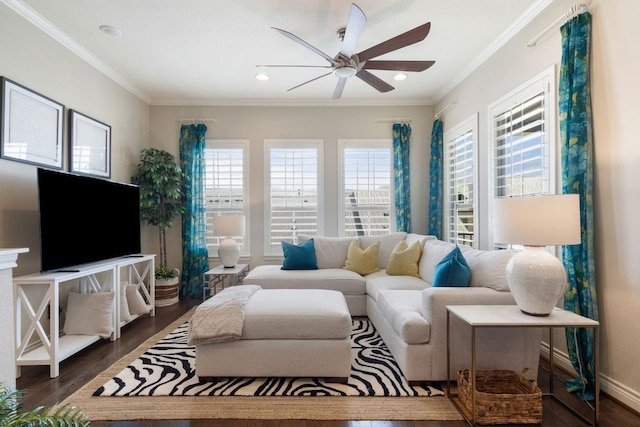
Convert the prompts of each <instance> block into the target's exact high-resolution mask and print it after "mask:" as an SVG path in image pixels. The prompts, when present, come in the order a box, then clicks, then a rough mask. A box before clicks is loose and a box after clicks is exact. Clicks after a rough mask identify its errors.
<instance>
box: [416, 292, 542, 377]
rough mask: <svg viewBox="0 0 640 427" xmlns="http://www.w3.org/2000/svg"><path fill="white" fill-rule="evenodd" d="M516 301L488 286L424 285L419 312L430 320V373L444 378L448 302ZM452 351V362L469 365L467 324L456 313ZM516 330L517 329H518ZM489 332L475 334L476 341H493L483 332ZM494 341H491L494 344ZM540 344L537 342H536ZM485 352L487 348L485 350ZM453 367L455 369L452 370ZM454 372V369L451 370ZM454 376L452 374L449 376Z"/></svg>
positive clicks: (510, 295) (492, 302)
mask: <svg viewBox="0 0 640 427" xmlns="http://www.w3.org/2000/svg"><path fill="white" fill-rule="evenodd" d="M504 304H506V305H508V304H515V300H514V298H513V295H512V294H511V292H501V291H496V290H494V289H491V288H480V287H478V288H474V287H469V288H427V289H424V290H423V291H422V315H423V316H424V318H425V319H426V320H427V321H428V322H429V323H430V324H431V337H430V340H429V344H430V345H433V347H434V349H435V350H434V351H435V352H436V353H435V354H434V359H433V368H432V371H433V375H434V377H435V378H439V379H445V378H446V377H447V376H448V375H447V368H446V367H447V364H446V349H447V308H446V307H447V305H487V310H490V309H491V308H490V306H491V305H504ZM450 326H451V335H452V336H451V351H452V366H453V367H454V368H456V367H460V366H469V365H468V362H465V361H464V358H465V357H467V356H468V355H469V354H470V352H469V350H468V343H469V339H468V338H469V337H470V334H471V331H470V327H469V326H468V325H466V324H465V323H464V322H463V321H462V320H460V319H459V318H457V317H456V316H451V325H450ZM516 332H520V331H517V330H516ZM487 333H489V334H492V333H494V331H491V330H489V331H487V330H484V331H481V333H480V334H479V336H478V339H479V341H478V342H479V343H480V342H483V341H492V338H487V337H486V336H485V335H483V334H487ZM493 341H494V344H491V345H493V346H494V347H495V340H493ZM538 346H539V342H538ZM485 353H486V351H485ZM454 371H455V370H454ZM451 375H453V373H451ZM452 378H455V376H452Z"/></svg>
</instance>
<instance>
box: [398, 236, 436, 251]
mask: <svg viewBox="0 0 640 427" xmlns="http://www.w3.org/2000/svg"><path fill="white" fill-rule="evenodd" d="M435 238H436V236H432V235H429V234H427V235H425V234H417V233H407V238H406V239H405V240H406V241H407V245H409V246H411V244H412V243H413V242H420V249H424V244H425V243H426V242H427V240H435Z"/></svg>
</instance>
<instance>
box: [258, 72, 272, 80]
mask: <svg viewBox="0 0 640 427" xmlns="http://www.w3.org/2000/svg"><path fill="white" fill-rule="evenodd" d="M256 79H258V80H260V81H263V82H264V81H267V80H269V76H267V75H266V74H263V73H260V74H256Z"/></svg>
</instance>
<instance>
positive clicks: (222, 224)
mask: <svg viewBox="0 0 640 427" xmlns="http://www.w3.org/2000/svg"><path fill="white" fill-rule="evenodd" d="M213 234H214V235H216V236H224V237H225V238H224V239H223V240H222V241H221V242H220V245H219V246H218V256H220V261H221V262H222V265H223V266H225V267H226V268H231V267H235V266H236V263H237V262H238V259H239V258H240V246H238V242H236V241H235V239H233V238H232V236H235V237H237V236H244V234H245V217H244V216H242V215H228V216H227V215H217V216H214V217H213Z"/></svg>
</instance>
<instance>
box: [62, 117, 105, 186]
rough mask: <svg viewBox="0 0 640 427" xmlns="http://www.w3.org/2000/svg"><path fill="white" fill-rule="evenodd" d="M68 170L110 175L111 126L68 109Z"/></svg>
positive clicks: (81, 173)
mask: <svg viewBox="0 0 640 427" xmlns="http://www.w3.org/2000/svg"><path fill="white" fill-rule="evenodd" d="M69 165H70V166H69V171H70V172H73V173H77V174H80V175H90V176H98V177H102V178H110V177H111V126H109V125H108V124H105V123H102V122H100V121H98V120H96V119H94V118H92V117H89V116H87V115H85V114H82V113H80V112H78V111H76V110H69Z"/></svg>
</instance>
